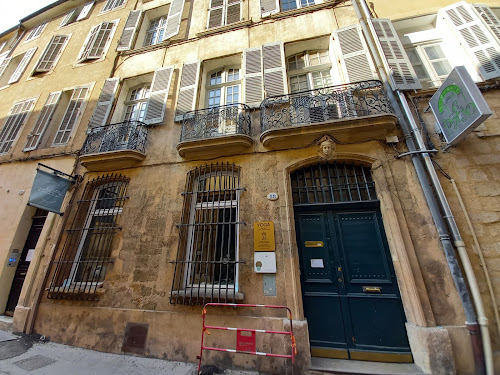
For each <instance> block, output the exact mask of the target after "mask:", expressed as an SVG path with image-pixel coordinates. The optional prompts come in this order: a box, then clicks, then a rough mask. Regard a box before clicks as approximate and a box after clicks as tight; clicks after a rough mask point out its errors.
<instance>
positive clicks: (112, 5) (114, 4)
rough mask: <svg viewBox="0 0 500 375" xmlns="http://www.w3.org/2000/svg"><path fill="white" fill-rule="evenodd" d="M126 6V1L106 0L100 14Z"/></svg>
mask: <svg viewBox="0 0 500 375" xmlns="http://www.w3.org/2000/svg"><path fill="white" fill-rule="evenodd" d="M126 5H127V0H108V1H106V4H104V6H103V7H102V9H101V11H100V14H103V13H108V12H112V11H113V10H117V9H120V8H124V7H125V6H126Z"/></svg>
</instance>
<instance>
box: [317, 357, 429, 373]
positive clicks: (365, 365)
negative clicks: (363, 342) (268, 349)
mask: <svg viewBox="0 0 500 375" xmlns="http://www.w3.org/2000/svg"><path fill="white" fill-rule="evenodd" d="M332 374H335V375H382V374H384V375H427V374H425V373H424V372H423V371H422V370H420V368H419V367H418V366H416V365H415V364H414V363H386V362H369V361H353V360H346V359H331V358H318V357H312V358H311V367H310V375H332Z"/></svg>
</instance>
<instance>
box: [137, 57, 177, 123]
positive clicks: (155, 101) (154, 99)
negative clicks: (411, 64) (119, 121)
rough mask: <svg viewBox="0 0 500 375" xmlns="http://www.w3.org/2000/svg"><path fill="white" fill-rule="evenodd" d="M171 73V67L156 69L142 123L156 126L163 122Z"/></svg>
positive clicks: (172, 69) (172, 68)
mask: <svg viewBox="0 0 500 375" xmlns="http://www.w3.org/2000/svg"><path fill="white" fill-rule="evenodd" d="M173 71H174V66H173V65H172V66H167V67H165V68H158V69H156V71H155V75H154V77H153V82H152V83H151V93H150V95H149V99H148V105H147V107H146V115H145V116H144V122H145V123H146V124H148V125H151V124H157V123H160V122H162V121H163V117H164V115H165V107H166V105H167V98H168V90H169V89H170V81H171V80H172V73H173Z"/></svg>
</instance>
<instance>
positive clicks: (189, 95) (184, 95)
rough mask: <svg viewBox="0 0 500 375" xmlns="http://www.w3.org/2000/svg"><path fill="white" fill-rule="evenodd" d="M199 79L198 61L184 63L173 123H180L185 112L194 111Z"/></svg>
mask: <svg viewBox="0 0 500 375" xmlns="http://www.w3.org/2000/svg"><path fill="white" fill-rule="evenodd" d="M199 77H200V61H199V60H197V61H191V62H187V63H184V65H183V66H182V74H181V83H180V87H179V96H178V98H177V108H176V110H175V121H181V120H182V117H183V116H184V114H185V113H186V112H189V111H192V110H194V108H195V104H196V93H197V90H198V80H199Z"/></svg>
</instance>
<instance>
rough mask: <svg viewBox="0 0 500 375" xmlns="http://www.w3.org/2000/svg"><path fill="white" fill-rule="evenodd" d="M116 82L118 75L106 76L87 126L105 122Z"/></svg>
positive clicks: (114, 92) (99, 124)
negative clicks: (113, 76)
mask: <svg viewBox="0 0 500 375" xmlns="http://www.w3.org/2000/svg"><path fill="white" fill-rule="evenodd" d="M118 82H120V78H118V77H115V78H108V79H106V81H104V85H103V86H102V90H101V94H100V95H99V99H98V100H97V104H96V106H95V109H94V113H93V114H92V118H91V119H90V122H89V127H91V128H92V127H95V126H103V125H104V124H105V123H106V121H107V119H108V116H109V112H110V111H111V106H112V105H113V100H114V98H115V94H116V89H117V87H118Z"/></svg>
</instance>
